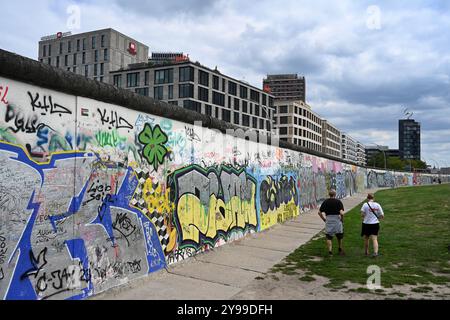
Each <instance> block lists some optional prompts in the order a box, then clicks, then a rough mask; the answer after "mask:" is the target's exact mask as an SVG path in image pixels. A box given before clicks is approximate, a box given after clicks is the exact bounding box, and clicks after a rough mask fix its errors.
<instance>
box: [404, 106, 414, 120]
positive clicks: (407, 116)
mask: <svg viewBox="0 0 450 320" xmlns="http://www.w3.org/2000/svg"><path fill="white" fill-rule="evenodd" d="M403 113H404V114H405V116H406V119H407V120H409V119H411V117H412V116H413V115H414V112H410V111H409V110H408V108H406V109H405V110H403Z"/></svg>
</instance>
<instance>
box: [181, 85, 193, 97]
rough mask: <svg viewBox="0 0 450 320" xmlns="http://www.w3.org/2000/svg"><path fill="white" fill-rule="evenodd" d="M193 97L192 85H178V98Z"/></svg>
mask: <svg viewBox="0 0 450 320" xmlns="http://www.w3.org/2000/svg"><path fill="white" fill-rule="evenodd" d="M193 97H194V85H193V84H180V85H179V98H193Z"/></svg>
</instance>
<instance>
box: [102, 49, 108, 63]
mask: <svg viewBox="0 0 450 320" xmlns="http://www.w3.org/2000/svg"><path fill="white" fill-rule="evenodd" d="M103 60H104V61H108V49H105V51H103Z"/></svg>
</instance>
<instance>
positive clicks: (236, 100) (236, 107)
mask: <svg viewBox="0 0 450 320" xmlns="http://www.w3.org/2000/svg"><path fill="white" fill-rule="evenodd" d="M234 110H237V111H239V99H238V98H234Z"/></svg>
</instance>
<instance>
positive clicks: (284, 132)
mask: <svg viewBox="0 0 450 320" xmlns="http://www.w3.org/2000/svg"><path fill="white" fill-rule="evenodd" d="M287 131H288V130H287V128H280V134H287Z"/></svg>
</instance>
